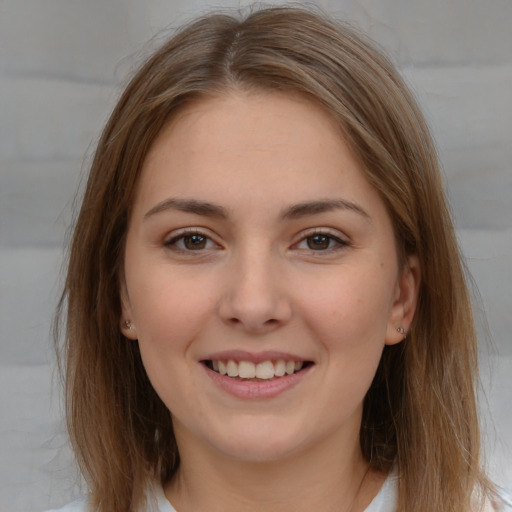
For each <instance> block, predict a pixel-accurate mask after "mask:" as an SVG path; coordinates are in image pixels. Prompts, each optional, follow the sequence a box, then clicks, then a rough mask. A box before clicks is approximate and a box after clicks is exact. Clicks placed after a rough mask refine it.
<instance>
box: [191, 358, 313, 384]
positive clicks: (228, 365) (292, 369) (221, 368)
mask: <svg viewBox="0 0 512 512" xmlns="http://www.w3.org/2000/svg"><path fill="white" fill-rule="evenodd" d="M201 362H202V363H203V364H204V365H205V366H206V367H207V368H208V369H209V370H211V371H213V372H215V373H218V374H220V375H223V376H227V377H230V378H232V379H235V380H240V381H253V382H260V381H274V380H278V379H281V378H283V377H286V376H289V375H294V374H296V373H299V372H301V371H304V370H305V369H306V368H308V367H309V366H311V365H312V364H313V363H312V362H311V361H293V360H289V361H287V360H285V359H278V360H275V361H272V360H268V361H261V362H259V363H254V362H252V361H244V360H241V361H234V360H233V359H226V360H224V359H206V360H204V361H201Z"/></svg>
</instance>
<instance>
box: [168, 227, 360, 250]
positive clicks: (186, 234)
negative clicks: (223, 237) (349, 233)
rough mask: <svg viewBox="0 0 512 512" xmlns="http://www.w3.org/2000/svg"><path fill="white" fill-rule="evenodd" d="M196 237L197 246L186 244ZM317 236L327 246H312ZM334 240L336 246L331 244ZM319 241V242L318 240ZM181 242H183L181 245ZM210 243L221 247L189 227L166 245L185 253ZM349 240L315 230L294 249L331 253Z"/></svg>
mask: <svg viewBox="0 0 512 512" xmlns="http://www.w3.org/2000/svg"><path fill="white" fill-rule="evenodd" d="M194 237H197V238H198V240H197V246H196V247H195V248H190V247H187V246H186V243H187V241H192V239H193V238H194ZM315 237H320V238H321V239H322V241H323V242H324V243H325V242H326V243H327V246H326V247H322V248H315V249H314V248H312V247H311V245H310V242H311V241H312V239H314V238H315ZM333 242H334V246H331V245H332V244H333ZM303 243H305V244H307V247H302V248H301V247H300V245H301V244H303ZM317 243H318V242H317ZM180 244H183V246H181V245H180ZM209 244H214V245H215V248H219V246H218V244H216V243H215V242H214V241H213V240H212V238H211V237H210V236H209V235H207V234H206V233H204V232H202V231H200V230H198V229H193V228H189V229H186V230H184V231H181V232H180V233H179V234H177V235H175V236H173V237H172V238H171V239H170V240H168V241H166V242H165V243H164V245H165V246H166V247H169V248H172V249H174V250H176V251H179V252H184V253H193V252H198V253H199V252H202V251H204V250H208V249H212V247H208V245H209ZM349 245H350V244H349V242H347V241H346V240H343V239H342V238H340V237H339V236H336V235H334V234H332V233H330V232H328V231H324V230H314V231H311V232H309V233H305V234H304V235H303V236H302V237H301V239H300V240H299V241H298V242H297V243H295V244H293V246H292V248H293V249H298V250H301V251H310V252H314V253H330V252H335V251H339V250H342V249H343V248H345V247H347V246H349Z"/></svg>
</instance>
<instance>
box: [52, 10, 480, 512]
mask: <svg viewBox="0 0 512 512" xmlns="http://www.w3.org/2000/svg"><path fill="white" fill-rule="evenodd" d="M236 89H243V90H247V91H250V90H259V91H261V90H263V91H285V92H286V91H290V92H294V93H298V94H299V95H303V96H304V97H305V98H307V99H308V100H309V101H314V102H316V104H317V105H319V106H320V107H322V108H324V109H325V110H326V111H327V112H328V113H329V114H330V115H331V116H332V118H333V119H334V120H335V121H336V122H337V124H338V125H339V127H340V129H341V130H342V133H343V136H344V139H345V140H346V141H347V142H348V144H349V145H350V147H351V149H352V152H353V154H354V155H355V157H356V158H357V159H358V161H359V162H360V164H361V166H362V168H363V169H364V172H365V173H366V176H367V179H368V180H369V181H370V183H372V184H373V186H374V187H375V188H376V190H377V191H378V192H379V193H380V195H381V197H382V199H383V201H384V202H385V204H386V206H387V209H388V211H389V214H390V216H391V219H392V222H393V225H394V230H395V236H396V240H397V247H398V253H399V257H400V258H401V261H405V257H406V256H407V255H408V254H416V255H417V257H418V258H419V261H420V265H421V275H422V280H421V288H420V291H419V303H418V307H417V312H416V315H415V318H414V321H413V324H412V327H411V333H410V335H409V336H408V337H407V339H406V341H405V342H404V343H401V344H399V345H396V346H390V347H386V348H385V349H384V353H383V355H382V359H381V361H380V365H379V368H378V371H377V374H376V375H375V378H374V381H373V383H372V386H371V388H370V390H369V391H368V393H367V396H366V397H365V401H364V407H363V421H362V425H361V432H360V443H361V449H362V452H363V455H364V457H365V458H366V459H367V461H368V462H369V463H370V465H371V466H372V467H373V468H375V469H378V470H381V471H387V470H389V469H390V468H391V466H392V465H396V468H397V470H398V472H399V475H400V479H399V510H400V511H401V512H405V511H407V512H427V511H432V510H438V511H450V512H467V511H468V510H470V509H471V506H472V505H471V496H472V494H473V491H474V490H475V489H477V490H478V489H481V490H482V491H483V492H484V493H485V492H487V491H488V484H487V482H486V479H485V476H484V474H483V472H482V471H481V469H480V454H479V447H480V444H479V443H480V439H479V437H480V433H479V427H478V421H477V409H476V400H475V382H476V378H477V350H476V336H475V332H474V327H473V318H472V310H471V304H470V299H469V296H468V291H467V286H466V283H465V278H464V268H463V266H462V263H461V257H460V254H459V250H458V246H457V242H456V238H455V235H454V230H453V226H452V221H451V218H450V215H449V212H448V210H447V206H446V201H445V197H444V193H443V189H442V183H441V178H440V172H439V167H438V159H437V155H436V151H435V148H434V144H433V142H432V138H431V135H430V134H429V130H428V128H427V126H426V124H425V121H424V119H423V116H422V114H421V113H420V111H419V109H418V107H417V104H416V102H415V100H414V98H413V97H412V95H411V94H410V92H409V91H408V89H407V87H406V86H405V85H404V83H403V81H402V80H401V78H400V77H399V75H398V74H397V72H396V70H395V68H394V66H393V65H392V64H391V63H390V62H389V60H388V59H387V58H386V57H384V56H383V55H382V54H381V53H380V51H378V50H376V49H375V47H374V46H373V45H372V44H371V43H369V42H368V41H367V40H366V39H365V38H364V37H362V36H361V35H360V34H358V33H357V32H356V31H354V30H353V29H350V28H348V27H347V26H344V25H342V24H337V23H335V22H333V21H331V20H329V19H327V18H325V17H323V16H321V15H318V14H316V13H312V12H310V11H307V10H302V9H297V8H270V9H264V10H260V11H256V12H253V13H251V14H249V15H248V16H247V17H246V18H244V19H241V20H240V19H237V18H235V17H231V16H227V15H209V16H207V17H204V18H201V19H199V20H197V21H195V22H193V23H192V24H190V25H188V26H186V27H185V28H183V29H182V30H181V31H179V32H178V33H177V34H176V35H175V36H174V37H172V39H170V40H169V41H168V42H167V43H166V44H165V45H164V46H163V47H162V48H160V49H159V50H158V51H157V52H156V53H155V54H154V55H153V56H151V57H150V58H149V60H147V61H146V62H145V63H144V64H143V66H142V67H141V68H140V70H139V71H138V73H137V74H136V75H135V76H134V77H133V79H132V80H131V82H130V83H129V85H128V86H127V88H126V89H125V91H124V93H123V94H122V96H121V98H120V100H119V102H118V104H117V106H116V107H115V109H114V111H113V113H112V115H111V117H110V119H109V121H108V123H107V125H106V127H105V129H104V132H103V134H102V136H101V139H100V141H99V143H98V147H97V150H96V153H95V157H94V160H93V162H92V167H91V170H90V174H89V179H88V182H87V187H86V190H85V195H84V198H83V203H82V207H81V210H80V213H79V216H78V219H77V222H76V226H75V229H74V234H73V237H72V241H71V245H70V251H69V266H68V273H67V280H66V283H65V290H64V293H63V296H62V299H61V304H60V314H61V315H62V311H63V310H64V309H67V323H66V336H65V344H64V347H63V350H62V355H63V358H64V364H65V368H66V374H65V377H66V404H67V420H68V428H69V432H70V436H71V440H72V444H73V447H74V450H75V453H76V457H77V461H78V464H79V466H80V468H81V471H82V473H83V474H84V475H85V477H86V479H87V482H88V484H89V486H90V489H91V496H92V503H93V506H95V507H96V508H97V509H98V510H101V511H103V512H106V511H108V512H121V511H123V512H126V511H132V512H134V511H136V510H138V508H139V507H140V506H141V504H142V503H143V502H144V488H145V486H146V484H147V482H148V480H149V479H151V478H157V479H161V480H162V481H167V480H168V479H169V478H170V477H171V476H172V475H173V474H174V472H175V471H176V469H177V467H178V466H179V453H178V452H177V448H176V442H175V439H174V435H173V429H172V423H171V416H170V413H169V411H168V410H167V408H166V407H165V405H164V404H163V402H162V401H161V400H160V399H159V397H158V396H157V395H156V393H155V391H154V390H153V388H152V387H151V384H150V383H149V380H148V378H147V376H146V373H145V370H144V368H143V365H142V362H141V358H140V354H139V350H138V346H137V343H134V342H129V341H128V340H127V339H126V338H124V337H123V335H122V334H121V331H120V318H121V306H120V280H121V279H122V272H123V270H122V268H123V256H124V254H123V253H124V244H125V236H126V232H127V226H128V220H129V216H130V206H131V204H132V202H133V198H134V193H135V189H136V186H137V180H138V177H139V174H140V170H141V166H142V164H143V162H144V158H145V156H146V154H147V152H148V150H149V148H150V147H151V144H152V143H153V141H154V140H155V138H156V137H157V135H158V134H159V132H160V131H161V129H162V127H163V126H164V125H165V124H166V123H167V122H168V121H169V119H170V118H171V117H172V116H173V115H174V114H175V113H176V111H177V110H178V109H180V108H181V107H183V106H184V105H187V104H189V103H191V102H194V100H196V99H197V98H200V97H205V96H213V97H215V96H216V95H217V96H218V95H221V94H223V93H225V92H226V91H229V90H236Z"/></svg>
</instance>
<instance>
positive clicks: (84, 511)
mask: <svg viewBox="0 0 512 512" xmlns="http://www.w3.org/2000/svg"><path fill="white" fill-rule="evenodd" d="M46 512H89V507H88V505H87V499H86V498H81V499H79V500H76V501H73V502H72V503H68V504H67V505H64V506H63V507H61V508H56V509H52V510H47V511H46Z"/></svg>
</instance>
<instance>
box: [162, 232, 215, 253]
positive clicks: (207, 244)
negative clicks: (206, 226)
mask: <svg viewBox="0 0 512 512" xmlns="http://www.w3.org/2000/svg"><path fill="white" fill-rule="evenodd" d="M165 245H166V246H167V247H170V248H173V249H177V250H179V251H184V252H188V251H203V250H205V249H215V248H218V245H217V244H216V243H215V242H214V241H213V240H212V239H211V238H209V237H208V236H206V235H205V234H203V233H200V232H196V231H188V232H185V233H180V234H179V235H177V236H174V237H173V238H171V239H170V240H169V241H167V242H165Z"/></svg>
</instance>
